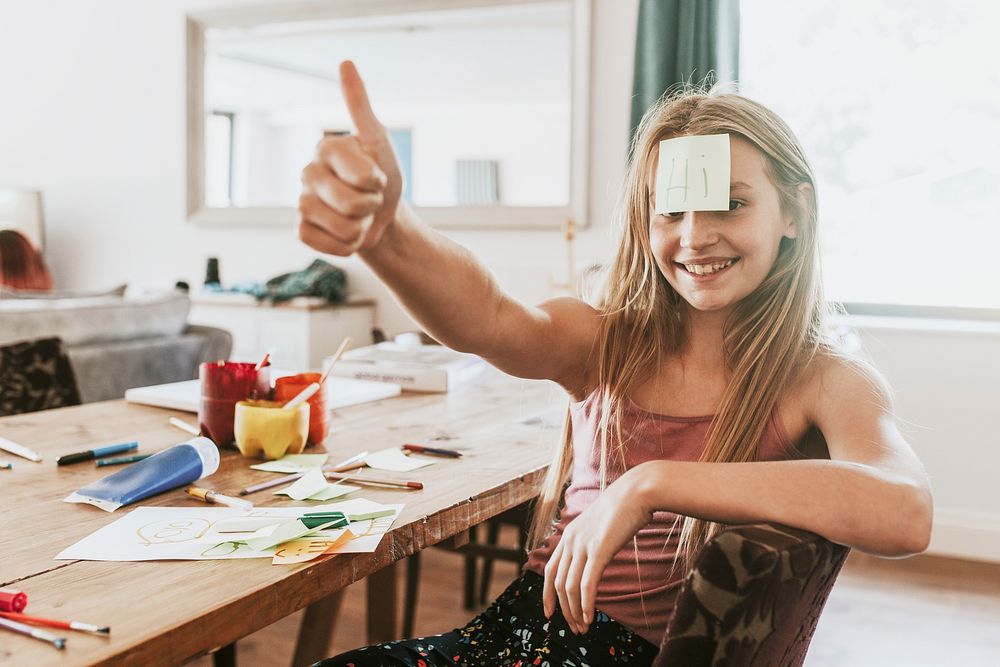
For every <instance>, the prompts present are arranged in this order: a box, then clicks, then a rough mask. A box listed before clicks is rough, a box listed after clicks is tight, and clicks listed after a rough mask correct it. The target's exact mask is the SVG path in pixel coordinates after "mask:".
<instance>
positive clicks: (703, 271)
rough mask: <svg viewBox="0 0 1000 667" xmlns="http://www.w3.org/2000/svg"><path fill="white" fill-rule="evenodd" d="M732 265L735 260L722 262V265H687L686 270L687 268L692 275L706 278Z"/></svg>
mask: <svg viewBox="0 0 1000 667" xmlns="http://www.w3.org/2000/svg"><path fill="white" fill-rule="evenodd" d="M732 263H733V260H729V261H727V262H722V263H721V264H685V265H684V268H686V269H687V270H688V271H689V272H691V273H694V274H697V275H699V276H704V275H707V274H712V273H715V272H716V271H720V270H722V269H724V268H726V267H727V266H729V265H730V264H732Z"/></svg>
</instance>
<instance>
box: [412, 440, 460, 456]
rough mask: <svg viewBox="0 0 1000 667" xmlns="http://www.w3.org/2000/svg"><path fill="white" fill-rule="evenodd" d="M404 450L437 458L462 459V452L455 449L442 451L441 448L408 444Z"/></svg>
mask: <svg viewBox="0 0 1000 667" xmlns="http://www.w3.org/2000/svg"><path fill="white" fill-rule="evenodd" d="M403 449H405V450H406V451H408V452H413V453H415V454H434V455H436V456H447V457H450V458H453V459H459V458H462V452H460V451H458V450H455V449H442V448H440V447H426V446H424V445H414V444H411V443H406V444H405V445H403Z"/></svg>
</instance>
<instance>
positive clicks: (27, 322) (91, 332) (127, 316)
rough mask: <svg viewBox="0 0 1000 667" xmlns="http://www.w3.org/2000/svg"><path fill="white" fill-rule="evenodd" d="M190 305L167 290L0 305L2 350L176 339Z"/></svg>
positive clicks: (5, 301) (180, 295) (179, 294)
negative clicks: (56, 342) (35, 343)
mask: <svg viewBox="0 0 1000 667" xmlns="http://www.w3.org/2000/svg"><path fill="white" fill-rule="evenodd" d="M190 309H191V302H190V300H189V299H188V296H187V294H185V293H183V292H179V291H170V292H166V293H162V292H161V293H158V294H154V295H140V296H125V297H119V296H95V297H80V298H71V299H2V300H0V345H3V344H6V343H11V342H15V341H23V340H31V339H36V338H48V337H51V336H58V337H59V338H61V339H62V341H63V343H64V344H65V345H67V346H73V345H86V344H90V343H100V342H105V341H115V340H130V339H133V338H149V337H154V336H176V335H178V334H180V333H181V332H182V331H183V330H184V326H185V323H186V322H187V316H188V311H189V310H190Z"/></svg>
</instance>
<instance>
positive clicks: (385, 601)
mask: <svg viewBox="0 0 1000 667" xmlns="http://www.w3.org/2000/svg"><path fill="white" fill-rule="evenodd" d="M365 581H366V584H365V585H366V587H367V595H368V643H369V644H381V643H383V642H388V641H392V640H394V639H399V637H398V636H396V626H397V623H396V563H393V564H392V565H387V566H386V567H384V568H382V569H381V570H379V571H377V572H372V573H371V574H369V575H368V578H367V579H366V580H365Z"/></svg>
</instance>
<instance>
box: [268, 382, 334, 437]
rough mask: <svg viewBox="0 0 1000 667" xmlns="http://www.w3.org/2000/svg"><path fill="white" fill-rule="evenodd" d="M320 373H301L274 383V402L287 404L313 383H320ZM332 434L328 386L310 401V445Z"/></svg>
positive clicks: (324, 386)
mask: <svg viewBox="0 0 1000 667" xmlns="http://www.w3.org/2000/svg"><path fill="white" fill-rule="evenodd" d="M320 377H322V376H321V375H320V374H319V373H299V374H298V375H289V376H288V377H283V378H278V379H277V380H275V381H274V400H275V402H277V403H285V402H287V401H290V400H292V399H293V398H295V396H296V395H297V394H298V393H299V392H300V391H302V390H303V389H305V388H306V387H308V386H309V385H310V384H312V383H313V382H319V379H320ZM329 434H330V420H329V419H328V415H327V412H326V384H324V385H323V386H322V387H321V388H320V390H319V391H317V392H316V393H315V394H313V396H312V398H310V399H309V439H308V441H307V442H308V444H310V445H318V444H320V443H322V442H323V441H324V440H326V436H327V435H329Z"/></svg>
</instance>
